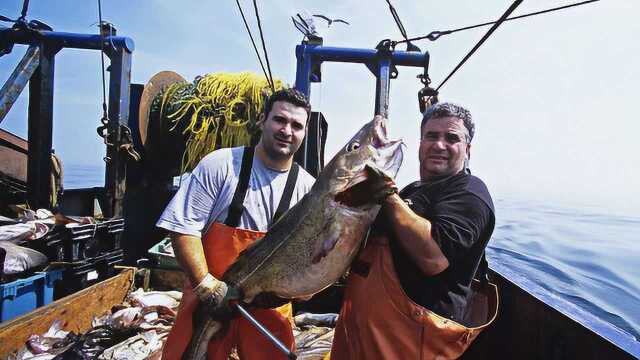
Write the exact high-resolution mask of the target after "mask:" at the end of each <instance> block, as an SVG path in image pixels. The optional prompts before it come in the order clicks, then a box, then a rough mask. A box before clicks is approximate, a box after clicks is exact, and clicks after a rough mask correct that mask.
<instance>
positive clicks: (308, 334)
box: [293, 313, 338, 360]
mask: <svg viewBox="0 0 640 360" xmlns="http://www.w3.org/2000/svg"><path fill="white" fill-rule="evenodd" d="M337 320H338V314H332V313H329V314H311V313H302V314H299V315H296V316H295V317H294V318H293V321H294V322H295V327H294V328H293V336H294V337H295V342H296V355H297V356H298V357H297V359H299V360H320V359H324V357H325V355H327V354H328V353H329V351H331V344H332V343H333V334H334V327H335V326H336V322H337Z"/></svg>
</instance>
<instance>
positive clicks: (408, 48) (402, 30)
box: [386, 0, 420, 51]
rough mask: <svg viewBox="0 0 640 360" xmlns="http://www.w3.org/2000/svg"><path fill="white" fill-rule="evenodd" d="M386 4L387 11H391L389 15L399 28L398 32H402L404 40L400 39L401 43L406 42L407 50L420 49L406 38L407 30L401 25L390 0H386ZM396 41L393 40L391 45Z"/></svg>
mask: <svg viewBox="0 0 640 360" xmlns="http://www.w3.org/2000/svg"><path fill="white" fill-rule="evenodd" d="M386 1H387V4H389V11H391V15H392V16H393V20H394V21H395V22H396V25H397V26H398V29H399V30H400V34H402V37H403V38H404V41H402V42H403V43H404V42H406V43H407V51H420V48H418V47H417V46H415V45H413V44H412V43H411V39H409V38H408V36H407V30H405V28H404V25H402V20H400V15H398V12H397V11H396V9H395V8H394V7H393V5H391V1H390V0H386ZM397 43H398V42H393V46H394V47H395V45H396V44H397Z"/></svg>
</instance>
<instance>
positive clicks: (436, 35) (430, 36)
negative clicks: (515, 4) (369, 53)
mask: <svg viewBox="0 0 640 360" xmlns="http://www.w3.org/2000/svg"><path fill="white" fill-rule="evenodd" d="M597 1H600V0H588V1H581V2H578V3H573V4H569V5H564V6H558V7H555V8H550V9H545V10H540V11H535V12H532V13H527V14H522V15H518V16H514V17H510V18H506V19H505V20H504V21H505V22H506V21H511V20H517V19H522V18H526V17H530V16H535V15H541V14H546V13H550V12H553V11H558V10H564V9H568V8H571V7H575V6H581V5H587V4H590V3H594V2H597ZM495 23H497V21H490V22H485V23H482V24H477V25H471V26H465V27H461V28H457V29H453V30H443V31H432V32H430V33H429V34H428V35H424V36H418V37H414V38H410V39H407V38H406V37H405V40H399V41H396V42H395V43H396V44H400V43H404V42H410V41H417V40H423V39H429V40H431V41H436V40H437V39H438V38H439V37H440V36H442V35H449V34H453V33H456V32H458V31H464V30H471V29H475V28H479V27H482V26H487V25H492V24H495Z"/></svg>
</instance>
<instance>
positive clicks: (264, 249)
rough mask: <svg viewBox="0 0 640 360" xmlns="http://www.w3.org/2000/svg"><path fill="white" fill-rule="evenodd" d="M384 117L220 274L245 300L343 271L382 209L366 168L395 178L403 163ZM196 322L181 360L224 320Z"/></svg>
mask: <svg viewBox="0 0 640 360" xmlns="http://www.w3.org/2000/svg"><path fill="white" fill-rule="evenodd" d="M385 122H386V120H385V119H383V118H382V117H380V116H376V117H375V118H374V119H373V120H372V121H371V122H369V123H367V124H366V125H365V126H364V127H362V129H360V131H358V132H357V133H356V135H355V136H354V137H353V138H352V139H351V140H350V141H349V142H348V143H347V145H346V146H345V147H344V148H342V150H340V151H339V152H338V153H337V154H336V155H335V156H334V157H333V159H332V160H331V162H329V164H328V165H327V166H326V167H325V168H324V169H323V170H322V172H321V173H320V175H319V176H318V179H317V180H316V182H315V184H314V185H313V187H312V188H311V191H310V192H309V193H308V194H307V195H306V196H305V197H304V198H303V199H302V200H300V201H299V202H298V203H297V204H296V205H295V206H293V207H292V208H291V209H289V211H287V212H286V213H285V214H284V215H283V216H282V218H280V220H279V221H277V222H276V223H275V224H274V226H273V227H272V228H271V229H269V231H268V232H267V234H266V235H265V237H264V238H262V239H260V240H259V241H257V242H256V243H255V244H254V245H252V246H251V247H249V248H248V249H246V250H245V251H244V252H242V253H241V254H240V256H239V257H238V259H237V260H236V262H235V263H233V264H232V265H231V267H229V269H228V270H227V271H226V272H225V274H224V276H223V278H222V280H224V281H225V282H227V283H228V284H229V285H233V286H236V287H237V288H238V289H240V290H241V293H242V294H243V300H242V302H243V303H245V304H251V302H252V301H253V300H254V298H255V297H256V296H258V295H260V296H263V295H265V294H267V295H268V296H276V297H279V298H282V299H296V298H306V297H309V296H311V295H313V294H315V293H318V292H319V291H321V290H323V289H325V288H326V287H328V286H330V285H331V284H333V283H334V282H335V281H336V280H338V279H339V278H340V276H342V275H343V274H344V273H345V271H346V270H347V268H348V267H349V265H350V264H351V261H352V260H353V258H354V256H355V255H356V253H357V251H358V249H359V248H360V246H361V243H362V241H363V239H364V238H365V235H366V233H367V231H368V229H369V226H370V225H371V223H372V222H373V220H374V219H375V217H376V215H377V214H378V211H379V210H380V205H378V204H376V203H375V202H374V199H373V197H372V196H371V193H370V189H369V187H368V182H367V174H368V171H367V169H365V167H367V166H368V167H370V168H371V169H373V170H374V171H378V172H380V171H381V172H384V173H385V174H387V175H388V176H390V177H395V175H396V174H397V172H398V169H399V168H400V165H401V163H402V157H403V153H402V150H403V144H402V142H401V141H399V140H395V141H391V140H388V139H387V132H386V125H385ZM198 320H199V321H197V323H196V324H195V329H194V333H193V337H192V338H191V341H190V343H189V347H188V348H187V352H186V353H185V354H184V357H183V359H201V358H202V357H203V356H204V354H205V353H206V351H207V343H208V342H209V339H211V337H212V336H213V335H215V334H216V333H217V332H218V331H220V329H221V328H222V327H223V325H224V324H223V322H222V321H217V320H215V319H212V318H210V317H207V318H206V319H198Z"/></svg>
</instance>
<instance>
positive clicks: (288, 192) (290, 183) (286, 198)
mask: <svg viewBox="0 0 640 360" xmlns="http://www.w3.org/2000/svg"><path fill="white" fill-rule="evenodd" d="M299 167H300V166H299V165H298V164H297V163H296V162H294V163H293V165H291V170H289V176H287V182H286V184H285V185H284V192H283V193H282V198H281V199H280V203H279V204H278V209H277V210H276V213H275V214H273V219H271V225H273V224H274V223H275V222H276V221H278V219H280V218H281V217H282V215H283V214H284V213H285V212H286V211H287V210H289V204H291V198H292V197H293V190H294V189H295V187H296V181H297V180H298V172H299V171H300V169H299ZM271 225H269V226H271Z"/></svg>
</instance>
